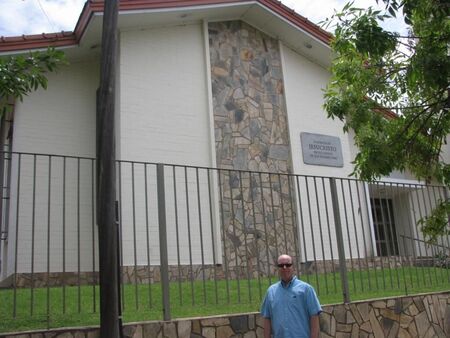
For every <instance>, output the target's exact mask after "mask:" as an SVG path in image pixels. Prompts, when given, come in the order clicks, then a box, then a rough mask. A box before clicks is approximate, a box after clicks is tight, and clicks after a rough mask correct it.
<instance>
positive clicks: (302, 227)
mask: <svg viewBox="0 0 450 338" xmlns="http://www.w3.org/2000/svg"><path fill="white" fill-rule="evenodd" d="M296 181H297V195H298V204H299V209H300V220H301V224H300V227H301V229H302V231H301V232H302V237H303V253H304V255H305V257H304V259H305V262H307V261H308V254H307V250H306V238H305V220H304V218H303V206H302V196H301V193H300V182H299V181H300V180H299V176H297V177H296ZM307 183H308V182H306V178H305V184H307ZM306 198H309V197H308V196H306ZM299 272H300V271H299ZM306 279H307V281H308V283H309V275H308V273H307V274H306Z"/></svg>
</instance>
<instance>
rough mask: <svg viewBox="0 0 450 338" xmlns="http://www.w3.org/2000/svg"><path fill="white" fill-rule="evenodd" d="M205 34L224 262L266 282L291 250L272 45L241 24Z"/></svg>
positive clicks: (290, 196)
mask: <svg viewBox="0 0 450 338" xmlns="http://www.w3.org/2000/svg"><path fill="white" fill-rule="evenodd" d="M208 28H209V48H210V60H211V82H212V95H213V110H214V131H215V146H216V154H217V155H216V156H217V166H218V167H219V168H220V169H226V170H221V172H220V175H219V176H220V177H219V185H220V187H219V188H220V195H221V200H220V202H221V217H222V223H223V224H222V226H223V228H222V231H221V233H222V236H223V237H224V238H223V239H224V243H225V244H224V246H225V248H224V249H225V250H224V254H225V256H224V261H225V262H224V263H225V264H227V265H228V266H229V267H231V268H230V272H231V274H232V275H233V274H234V273H238V274H242V275H243V276H248V275H247V273H250V274H251V275H252V276H253V277H255V276H256V275H257V272H258V271H259V274H260V275H261V274H264V275H267V273H268V268H269V266H270V265H271V268H270V269H271V272H270V273H271V274H272V275H273V273H275V271H274V265H273V262H274V261H275V260H276V258H277V255H278V254H281V253H284V252H287V253H289V254H291V255H293V256H296V252H297V251H298V249H297V250H296V243H297V237H298V236H297V230H296V228H297V227H296V226H295V224H296V222H295V211H294V210H295V208H293V206H294V205H295V198H294V195H295V194H294V193H293V192H292V189H290V187H293V186H294V185H293V183H294V182H293V180H292V178H289V176H287V175H286V174H289V173H292V159H291V151H290V140H289V131H288V125H287V114H286V104H285V97H284V84H283V77H282V71H281V58H280V51H279V45H278V41H277V40H275V39H272V38H270V37H269V36H267V35H265V34H263V33H262V32H260V31H258V30H256V29H255V28H253V27H251V26H249V25H248V24H246V23H244V22H241V21H230V22H218V23H210V24H209V26H208ZM237 170H243V171H237ZM250 171H251V172H252V173H250ZM269 172H270V173H277V174H270V175H269V174H267V173H269ZM290 180H291V184H289V182H290ZM265 243H267V246H266V244H265ZM241 266H242V267H243V268H242V269H240V268H239V267H241Z"/></svg>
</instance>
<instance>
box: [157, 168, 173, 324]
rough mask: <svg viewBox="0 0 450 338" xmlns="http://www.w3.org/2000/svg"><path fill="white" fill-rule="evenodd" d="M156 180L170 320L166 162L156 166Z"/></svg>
mask: <svg viewBox="0 0 450 338" xmlns="http://www.w3.org/2000/svg"><path fill="white" fill-rule="evenodd" d="M156 180H157V192H158V223H159V256H160V262H161V266H160V269H161V292H162V302H163V318H164V320H166V321H167V320H170V317H171V316H170V295H169V259H168V254H167V224H166V196H165V187H164V164H162V163H158V164H157V166H156Z"/></svg>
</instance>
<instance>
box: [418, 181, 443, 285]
mask: <svg viewBox="0 0 450 338" xmlns="http://www.w3.org/2000/svg"><path fill="white" fill-rule="evenodd" d="M425 188H426V189H427V195H428V201H429V203H430V210H428V209H427V204H426V202H425V192H424V190H425V189H423V190H422V195H423V199H424V206H425V214H426V216H427V217H428V216H429V215H430V214H431V213H432V212H433V206H432V204H431V197H430V190H429V185H426V186H425ZM424 237H425V236H424ZM424 240H425V238H424ZM425 245H426V244H425ZM431 255H432V259H433V271H434V277H435V279H436V285H437V284H439V282H438V276H437V271H436V255H435V253H434V250H433V246H431Z"/></svg>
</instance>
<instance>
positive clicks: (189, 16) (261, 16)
mask: <svg viewBox="0 0 450 338" xmlns="http://www.w3.org/2000/svg"><path fill="white" fill-rule="evenodd" d="M103 10H104V1H103V0H88V1H86V3H85V4H84V7H83V10H82V12H81V14H80V17H79V19H78V22H77V24H76V26H75V29H74V31H73V32H60V33H42V34H36V35H22V36H13V37H3V36H2V37H0V53H1V54H11V53H20V52H23V51H28V50H33V49H44V48H47V47H49V46H53V47H73V46H81V45H83V43H84V42H85V41H84V39H86V40H87V41H86V43H87V44H90V46H91V48H92V46H93V45H95V44H96V43H97V44H98V43H99V41H100V40H99V39H100V38H101V22H102V20H100V19H101V18H102V17H103ZM152 14H153V15H152ZM131 16H132V17H133V18H132V19H130V17H131ZM99 18H100V19H99ZM175 19H177V20H178V21H180V20H183V21H184V22H187V21H195V20H210V21H218V20H233V19H234V20H235V19H241V20H244V21H247V22H248V23H250V24H252V25H254V26H255V27H256V28H259V29H261V30H263V31H264V32H266V33H268V34H269V35H272V36H274V37H277V38H279V39H281V40H286V41H285V42H287V44H288V45H289V46H290V47H292V48H293V49H297V48H296V46H295V45H296V44H297V42H298V46H297V47H300V48H303V49H305V48H304V47H305V46H306V50H305V51H306V52H307V49H311V43H313V44H314V43H316V44H319V45H322V48H323V47H327V48H326V49H329V48H328V45H329V42H330V39H331V37H332V35H331V34H330V33H328V32H326V31H325V30H323V29H321V28H320V27H319V26H317V25H315V24H314V23H312V22H311V21H309V20H308V19H306V18H305V17H303V16H301V15H300V14H298V13H296V12H295V11H294V10H293V9H291V8H289V7H287V6H285V5H283V4H282V3H281V2H280V1H277V0H120V2H119V28H124V27H125V28H129V27H131V26H133V25H138V24H141V25H149V23H155V24H158V23H159V24H163V23H164V22H163V20H166V21H167V22H169V23H171V22H174V20H175ZM289 34H291V35H292V37H291V38H289V36H288V35H289ZM306 54H308V53H306Z"/></svg>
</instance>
